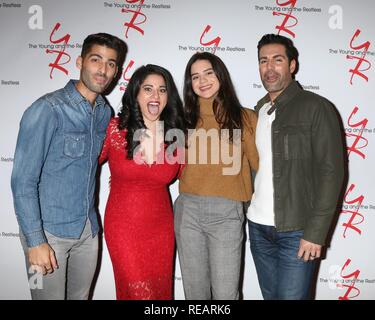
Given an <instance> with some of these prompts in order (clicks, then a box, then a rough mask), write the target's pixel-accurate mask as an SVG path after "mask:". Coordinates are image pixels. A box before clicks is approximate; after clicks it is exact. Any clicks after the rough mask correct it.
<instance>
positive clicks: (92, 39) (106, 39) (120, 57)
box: [81, 33, 128, 67]
mask: <svg viewBox="0 0 375 320" xmlns="http://www.w3.org/2000/svg"><path fill="white" fill-rule="evenodd" d="M96 44H97V45H100V46H105V47H108V48H111V49H113V50H115V51H116V52H117V61H116V62H117V66H119V67H121V66H122V64H123V63H124V61H125V56H126V53H127V51H128V48H127V46H126V43H125V42H124V41H123V40H121V39H120V38H117V37H116V36H113V35H111V34H108V33H96V34H90V35H89V36H87V38H86V39H85V40H84V41H83V45H82V51H81V57H82V58H85V56H86V55H87V54H88V53H89V52H90V50H91V48H92V47H93V46H94V45H96Z"/></svg>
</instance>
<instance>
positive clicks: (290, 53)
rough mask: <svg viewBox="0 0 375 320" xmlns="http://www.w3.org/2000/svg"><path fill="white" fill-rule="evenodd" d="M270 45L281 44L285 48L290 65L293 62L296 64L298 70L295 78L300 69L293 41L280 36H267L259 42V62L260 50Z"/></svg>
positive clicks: (271, 34)
mask: <svg viewBox="0 0 375 320" xmlns="http://www.w3.org/2000/svg"><path fill="white" fill-rule="evenodd" d="M268 44H281V45H283V46H284V47H285V52H286V55H287V57H288V60H289V64H290V62H291V61H292V60H294V61H295V62H296V69H295V70H294V72H293V76H294V75H295V74H296V73H297V72H298V69H299V62H298V56H299V53H298V50H297V48H296V47H295V46H294V44H293V41H292V40H291V39H289V38H287V37H284V36H280V35H278V34H273V33H269V34H265V35H264V36H263V37H262V39H260V40H259V42H258V60H259V52H260V49H261V48H262V47H263V46H265V45H268Z"/></svg>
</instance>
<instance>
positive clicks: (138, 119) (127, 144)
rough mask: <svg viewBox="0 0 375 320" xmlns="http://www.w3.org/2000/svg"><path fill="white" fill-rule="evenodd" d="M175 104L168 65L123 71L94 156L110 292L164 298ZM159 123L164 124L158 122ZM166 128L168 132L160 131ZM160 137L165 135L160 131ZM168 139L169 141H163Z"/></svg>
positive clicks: (178, 118) (175, 154) (169, 261)
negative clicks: (103, 182)
mask: <svg viewBox="0 0 375 320" xmlns="http://www.w3.org/2000/svg"><path fill="white" fill-rule="evenodd" d="M184 127H185V122H184V118H183V107H182V102H181V99H180V97H179V94H178V91H177V88H176V85H175V83H174V81H173V78H172V76H171V74H170V73H169V71H167V70H166V69H164V68H162V67H159V66H155V65H146V66H142V67H140V68H139V69H137V70H136V71H135V72H134V74H133V76H132V77H131V79H130V81H129V84H128V87H127V89H126V92H125V94H124V96H123V99H122V109H121V112H120V113H119V116H118V118H113V119H112V120H111V121H110V123H109V126H108V129H107V135H106V138H105V142H104V145H103V150H102V153H101V156H100V159H99V161H100V162H101V163H102V162H104V161H105V160H108V164H109V168H110V172H111V179H110V193H109V197H108V202H107V206H106V210H105V217H104V235H105V240H106V243H107V247H108V250H109V254H110V257H111V260H112V265H113V271H114V276H115V284H116V296H117V299H137V300H141V299H151V300H156V299H172V288H173V281H172V280H173V279H172V277H173V266H174V263H173V261H174V260H173V259H174V231H173V211H172V205H171V199H170V195H169V190H168V185H169V184H170V183H171V182H172V181H174V180H175V179H176V177H177V176H178V173H179V171H180V169H181V165H180V163H181V161H179V160H180V159H183V158H184V157H183V155H182V154H180V152H179V151H180V150H183V148H177V147H176V146H178V144H179V143H181V141H182V140H183V139H180V137H177V136H178V135H175V136H174V139H170V137H169V136H170V133H171V131H168V130H170V129H180V130H177V132H179V133H182V137H183V135H184V131H185V129H184ZM163 129H164V130H163ZM168 132H169V134H168V136H167V137H166V134H167V133H168ZM166 138H167V139H166ZM171 140H172V141H171Z"/></svg>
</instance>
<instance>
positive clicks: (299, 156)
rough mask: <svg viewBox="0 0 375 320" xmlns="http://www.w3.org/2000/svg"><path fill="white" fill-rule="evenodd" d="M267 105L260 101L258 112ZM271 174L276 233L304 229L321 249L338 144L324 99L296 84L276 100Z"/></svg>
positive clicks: (339, 170) (335, 195)
mask: <svg viewBox="0 0 375 320" xmlns="http://www.w3.org/2000/svg"><path fill="white" fill-rule="evenodd" d="M266 102H269V96H268V94H267V95H266V96H265V97H264V98H263V99H261V100H260V101H259V102H258V104H257V106H256V107H255V111H256V112H257V113H258V112H259V109H260V108H262V107H263V105H264V104H265V103H266ZM274 105H275V107H276V108H275V112H276V115H275V120H274V121H273V123H272V129H271V130H272V133H271V134H272V161H273V164H272V172H273V186H274V212H275V226H276V230H277V231H292V230H304V236H303V238H304V239H305V240H307V241H310V242H313V243H316V244H320V245H324V244H325V242H326V238H327V234H328V231H329V228H330V226H331V223H332V218H333V216H334V214H335V212H336V211H337V205H338V199H339V195H340V192H341V189H342V187H343V180H344V179H343V177H344V154H345V150H344V145H343V138H342V132H341V129H340V124H339V118H338V115H337V113H336V111H335V109H334V106H333V105H332V104H331V103H330V102H329V101H328V100H327V99H325V98H323V97H321V96H319V95H317V94H315V93H312V92H309V91H305V90H303V89H302V88H301V87H300V86H299V84H298V83H297V82H296V81H294V80H293V81H292V82H291V83H290V85H289V86H288V87H287V88H286V89H285V90H284V91H283V92H282V93H281V94H280V95H279V96H278V97H277V98H276V100H275V101H274Z"/></svg>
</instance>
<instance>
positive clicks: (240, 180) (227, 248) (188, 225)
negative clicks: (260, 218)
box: [174, 52, 258, 300]
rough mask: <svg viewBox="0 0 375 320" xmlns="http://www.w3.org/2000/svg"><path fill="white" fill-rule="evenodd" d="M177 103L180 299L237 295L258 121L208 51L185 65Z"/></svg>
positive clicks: (177, 223) (176, 226)
mask: <svg viewBox="0 0 375 320" xmlns="http://www.w3.org/2000/svg"><path fill="white" fill-rule="evenodd" d="M184 105H185V106H184V107H185V117H186V120H187V124H188V129H189V133H188V139H187V150H186V166H185V168H184V170H183V172H182V174H181V176H180V182H179V191H180V195H179V196H178V198H177V200H176V202H175V206H174V208H175V235H176V241H177V249H178V255H179V261H180V267H181V272H182V279H183V285H184V291H185V298H186V299H188V300H193V299H238V297H239V278H240V265H241V252H242V241H243V223H244V218H245V215H244V211H243V208H244V206H243V205H244V202H247V201H249V200H250V199H251V195H252V192H253V190H252V184H251V170H257V169H258V153H257V150H256V147H255V128H256V121H257V118H256V115H255V113H254V112H253V111H252V110H249V109H246V108H243V107H242V106H241V104H240V102H239V100H238V98H237V96H236V93H235V89H234V86H233V83H232V80H231V78H230V75H229V72H228V70H227V68H226V66H225V65H224V63H223V61H222V60H221V59H220V58H219V57H217V56H215V55H213V54H211V53H208V52H203V53H196V54H194V55H193V56H192V57H191V58H190V60H189V62H188V64H187V66H186V70H185V79H184Z"/></svg>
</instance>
